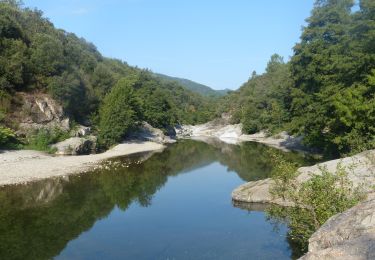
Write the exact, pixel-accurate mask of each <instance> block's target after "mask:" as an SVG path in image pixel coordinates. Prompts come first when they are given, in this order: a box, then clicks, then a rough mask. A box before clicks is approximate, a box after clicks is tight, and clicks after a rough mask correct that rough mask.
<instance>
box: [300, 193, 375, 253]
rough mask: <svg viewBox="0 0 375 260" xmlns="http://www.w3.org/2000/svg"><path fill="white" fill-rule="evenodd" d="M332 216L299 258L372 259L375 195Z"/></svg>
mask: <svg viewBox="0 0 375 260" xmlns="http://www.w3.org/2000/svg"><path fill="white" fill-rule="evenodd" d="M369 197H370V198H369V199H368V200H367V201H365V202H362V203H360V204H358V205H357V206H354V207H352V208H351V209H349V210H347V211H345V212H343V213H340V214H337V215H335V216H333V217H331V218H330V219H329V220H328V221H327V222H326V223H325V224H324V225H323V226H322V227H321V228H319V229H318V230H317V231H316V232H315V233H314V234H313V235H312V237H311V238H310V239H309V251H308V253H307V254H306V255H305V256H303V257H302V258H301V259H302V260H320V259H347V260H356V259H358V260H360V259H363V260H365V259H375V196H374V195H373V194H372V195H370V196H369Z"/></svg>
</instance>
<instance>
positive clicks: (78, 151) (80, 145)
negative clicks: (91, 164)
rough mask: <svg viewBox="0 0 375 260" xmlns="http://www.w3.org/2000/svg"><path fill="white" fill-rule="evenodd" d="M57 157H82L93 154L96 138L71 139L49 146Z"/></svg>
mask: <svg viewBox="0 0 375 260" xmlns="http://www.w3.org/2000/svg"><path fill="white" fill-rule="evenodd" d="M51 147H52V148H55V149H56V150H57V151H56V154H57V155H82V154H90V153H94V152H95V148H96V137H95V136H89V137H86V138H83V137H71V138H69V139H66V140H64V141H62V142H59V143H57V144H54V145H52V146H51Z"/></svg>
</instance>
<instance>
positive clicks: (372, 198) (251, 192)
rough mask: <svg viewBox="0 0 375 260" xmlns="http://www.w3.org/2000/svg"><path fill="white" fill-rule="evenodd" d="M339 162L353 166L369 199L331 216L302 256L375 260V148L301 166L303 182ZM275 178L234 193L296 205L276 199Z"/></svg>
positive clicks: (256, 200)
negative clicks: (341, 157) (274, 193)
mask: <svg viewBox="0 0 375 260" xmlns="http://www.w3.org/2000/svg"><path fill="white" fill-rule="evenodd" d="M338 164H341V166H343V167H350V170H349V173H348V178H349V179H350V180H351V181H352V182H353V185H354V186H355V187H359V186H360V187H362V189H363V190H364V191H365V192H367V193H368V199H367V200H366V201H364V202H361V203H360V204H358V205H357V206H355V207H353V208H351V209H349V210H347V211H345V212H343V213H341V214H338V215H336V216H333V217H331V218H330V219H329V220H328V221H327V222H326V223H325V224H324V225H323V226H322V227H321V228H320V229H318V230H317V231H316V232H315V233H314V234H313V236H312V237H311V238H310V240H309V252H308V254H306V255H305V256H304V257H303V258H302V259H303V260H307V259H308V260H312V259H375V193H374V187H375V150H371V151H366V152H363V153H360V154H358V155H355V156H352V157H347V158H343V159H339V160H332V161H328V162H325V163H322V164H318V165H314V166H311V167H301V168H299V169H298V171H299V173H300V174H299V176H298V177H297V180H298V181H299V182H301V183H302V182H305V181H307V180H309V179H310V178H311V176H312V175H315V174H321V171H320V167H326V168H327V170H328V171H330V172H335V170H336V167H337V165H338ZM273 183H274V182H273V181H272V180H271V179H265V180H260V181H254V182H249V183H245V184H243V185H241V186H239V187H238V188H236V189H235V190H234V191H233V192H232V199H233V200H234V201H238V202H249V203H275V204H279V205H282V206H292V203H291V202H288V201H284V200H282V199H275V198H273V197H272V196H271V194H270V192H269V189H270V187H271V186H272V185H273Z"/></svg>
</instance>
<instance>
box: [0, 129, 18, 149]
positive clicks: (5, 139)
mask: <svg viewBox="0 0 375 260" xmlns="http://www.w3.org/2000/svg"><path fill="white" fill-rule="evenodd" d="M15 142H16V135H15V133H14V132H13V130H11V129H9V128H7V127H3V126H1V125H0V148H9V147H11V146H12V145H13V144H15Z"/></svg>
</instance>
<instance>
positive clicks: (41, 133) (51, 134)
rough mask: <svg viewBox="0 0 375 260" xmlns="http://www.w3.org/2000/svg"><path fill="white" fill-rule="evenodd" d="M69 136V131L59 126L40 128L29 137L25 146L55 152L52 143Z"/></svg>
mask: <svg viewBox="0 0 375 260" xmlns="http://www.w3.org/2000/svg"><path fill="white" fill-rule="evenodd" d="M67 138H69V133H68V132H65V131H63V130H61V129H59V128H55V129H40V130H38V131H37V132H36V133H35V134H33V135H31V136H30V137H29V138H28V140H27V144H26V145H25V147H24V148H27V149H32V150H38V151H46V152H49V153H53V152H54V149H53V148H51V146H50V145H51V144H54V143H57V142H60V141H63V140H65V139H67Z"/></svg>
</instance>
